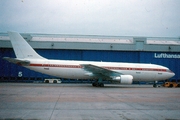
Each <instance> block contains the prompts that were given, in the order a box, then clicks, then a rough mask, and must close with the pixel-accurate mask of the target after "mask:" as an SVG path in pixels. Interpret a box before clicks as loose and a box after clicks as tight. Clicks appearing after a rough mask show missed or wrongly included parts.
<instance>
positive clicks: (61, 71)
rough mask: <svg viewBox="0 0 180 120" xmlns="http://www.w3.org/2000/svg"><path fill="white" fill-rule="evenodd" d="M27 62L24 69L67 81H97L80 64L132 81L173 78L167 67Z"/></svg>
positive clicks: (132, 64)
mask: <svg viewBox="0 0 180 120" xmlns="http://www.w3.org/2000/svg"><path fill="white" fill-rule="evenodd" d="M29 61H30V65H29V66H24V67H26V68H29V69H31V70H34V71H38V72H41V73H44V74H48V75H52V76H56V77H61V78H69V79H97V78H96V77H94V76H93V75H92V73H90V72H88V71H86V70H84V69H83V68H82V66H81V65H82V64H92V65H95V66H99V67H102V68H105V69H109V70H112V71H116V72H119V73H122V74H125V75H132V76H133V81H158V80H166V79H169V78H171V77H172V76H174V73H173V72H171V71H170V70H169V69H168V68H167V67H164V66H160V65H155V64H139V63H118V62H92V61H68V60H42V59H29Z"/></svg>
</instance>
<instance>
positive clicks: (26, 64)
mask: <svg viewBox="0 0 180 120" xmlns="http://www.w3.org/2000/svg"><path fill="white" fill-rule="evenodd" d="M3 59H4V60H7V61H8V62H11V63H14V64H18V65H22V66H28V65H29V64H30V61H28V60H21V59H18V58H10V57H3Z"/></svg>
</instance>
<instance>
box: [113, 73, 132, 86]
mask: <svg viewBox="0 0 180 120" xmlns="http://www.w3.org/2000/svg"><path fill="white" fill-rule="evenodd" d="M113 80H114V81H117V82H119V83H121V84H132V82H133V76H132V75H120V76H118V77H115V78H113Z"/></svg>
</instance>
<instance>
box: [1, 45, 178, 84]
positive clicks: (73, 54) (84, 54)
mask: <svg viewBox="0 0 180 120" xmlns="http://www.w3.org/2000/svg"><path fill="white" fill-rule="evenodd" d="M36 51H37V52H38V53H39V54H40V55H42V56H44V57H46V58H48V59H60V60H85V61H110V62H133V63H152V64H159V65H163V66H166V67H168V68H170V70H172V71H173V72H175V74H176V75H175V76H174V77H173V78H171V80H173V81H179V82H180V69H179V67H180V58H178V57H179V56H180V54H179V53H177V52H147V51H108V50H64V49H36ZM168 55H177V57H168ZM2 57H15V54H14V51H13V49H11V48H1V49H0V58H1V59H0V65H1V69H0V81H1V82H34V81H44V79H45V78H55V77H53V76H48V75H45V74H41V73H38V72H34V71H31V70H28V69H26V68H24V67H21V66H18V65H15V64H12V63H9V62H7V61H5V60H3V59H2ZM62 81H64V82H77V80H69V79H68V80H67V79H63V78H62ZM82 81H83V80H82ZM78 82H79V81H78ZM83 82H91V81H90V80H88V81H83Z"/></svg>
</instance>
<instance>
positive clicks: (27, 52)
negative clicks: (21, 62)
mask: <svg viewBox="0 0 180 120" xmlns="http://www.w3.org/2000/svg"><path fill="white" fill-rule="evenodd" d="M8 34H9V37H10V40H11V44H12V46H13V49H14V52H15V54H16V57H17V58H21V59H24V58H31V59H34V58H35V59H45V58H43V57H42V56H40V55H39V54H38V53H36V51H34V49H33V48H32V47H31V46H30V45H29V44H28V43H27V42H26V41H25V40H24V38H23V37H22V36H21V35H20V34H19V33H17V32H8Z"/></svg>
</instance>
